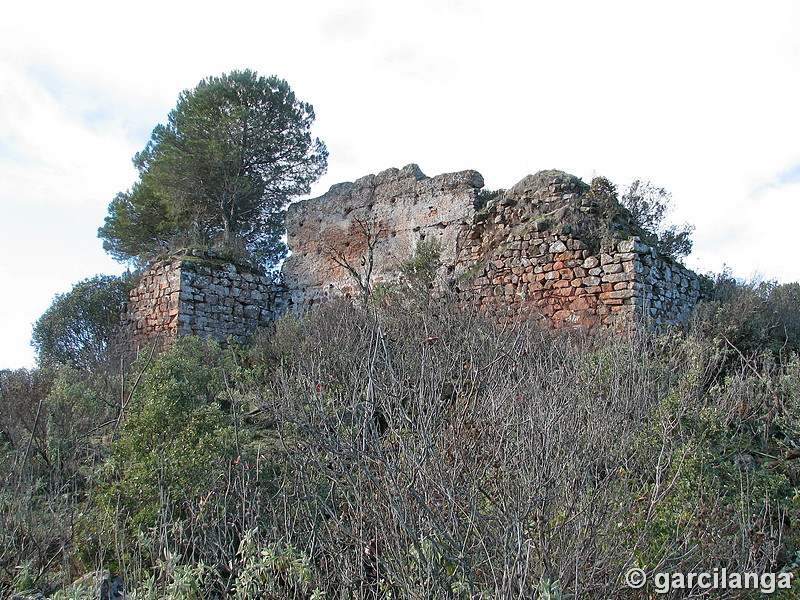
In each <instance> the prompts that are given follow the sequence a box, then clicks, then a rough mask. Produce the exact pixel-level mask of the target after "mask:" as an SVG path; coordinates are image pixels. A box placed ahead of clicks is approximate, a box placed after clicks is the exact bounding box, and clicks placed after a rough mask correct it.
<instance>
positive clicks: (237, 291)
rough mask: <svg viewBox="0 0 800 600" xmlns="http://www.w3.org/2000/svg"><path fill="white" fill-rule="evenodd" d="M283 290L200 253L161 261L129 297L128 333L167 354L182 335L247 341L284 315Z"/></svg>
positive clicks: (244, 270) (151, 267)
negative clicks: (153, 344)
mask: <svg viewBox="0 0 800 600" xmlns="http://www.w3.org/2000/svg"><path fill="white" fill-rule="evenodd" d="M285 296H286V295H285V290H284V288H283V287H282V286H280V285H277V284H276V283H275V282H274V281H273V280H272V279H271V278H269V277H266V276H264V275H261V274H259V273H257V272H254V271H252V270H249V269H247V268H244V267H241V266H237V265H233V264H230V263H226V262H224V261H221V260H217V259H215V258H213V256H211V255H209V254H207V253H204V252H201V251H196V250H195V251H190V253H189V254H186V253H178V254H177V255H175V256H172V257H170V258H168V259H165V260H161V261H157V262H155V263H154V264H152V265H151V266H150V268H149V269H148V270H147V271H146V272H145V273H144V275H143V276H142V278H141V280H140V282H139V285H138V286H137V287H136V288H134V289H133V290H132V291H131V295H130V302H129V303H128V308H127V312H126V315H125V317H124V322H125V329H126V332H127V334H128V336H129V337H130V339H131V340H132V341H133V342H134V343H137V344H143V343H149V342H153V343H155V344H156V345H157V346H158V347H159V349H163V348H165V347H167V346H169V344H170V343H171V342H172V341H173V340H174V339H175V338H176V337H177V336H179V335H201V336H204V337H211V338H213V339H215V340H217V341H219V342H221V343H225V342H226V341H227V339H228V337H229V336H233V337H234V338H235V339H236V340H237V341H242V342H243V341H246V340H247V339H248V338H249V336H251V335H252V334H253V332H254V331H255V330H256V329H257V328H258V327H264V326H266V325H268V324H269V323H271V322H272V321H274V320H275V318H276V317H277V315H279V314H281V313H282V312H283V311H284V310H285V306H286V298H285Z"/></svg>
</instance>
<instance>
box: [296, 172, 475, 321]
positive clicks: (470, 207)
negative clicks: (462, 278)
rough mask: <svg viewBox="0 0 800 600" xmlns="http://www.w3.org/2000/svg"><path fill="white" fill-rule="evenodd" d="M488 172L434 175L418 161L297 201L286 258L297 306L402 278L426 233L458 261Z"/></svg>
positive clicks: (445, 257)
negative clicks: (425, 172) (400, 274)
mask: <svg viewBox="0 0 800 600" xmlns="http://www.w3.org/2000/svg"><path fill="white" fill-rule="evenodd" d="M482 187H483V177H481V175H480V173H478V172H476V171H462V172H460V173H448V174H445V175H439V176H437V177H426V176H425V175H423V174H422V171H420V169H419V167H418V166H417V165H409V166H407V167H405V168H403V169H388V170H386V171H383V172H381V173H379V174H378V175H368V176H367V177H363V178H361V179H359V180H357V181H356V182H355V183H341V184H338V185H335V186H333V187H332V188H331V189H330V191H329V192H328V193H327V194H325V195H323V196H321V197H319V198H314V199H312V200H306V201H303V202H298V203H296V204H292V205H291V206H290V207H289V210H288V214H287V217H286V229H287V237H288V244H289V249H290V250H291V255H290V256H289V258H288V259H286V262H285V263H284V265H283V276H284V281H285V284H286V286H287V288H288V289H289V293H290V295H291V302H292V305H293V308H294V310H296V311H298V312H302V311H303V310H305V309H307V308H309V307H311V306H313V305H314V304H316V303H318V302H321V301H324V300H326V299H328V298H334V297H341V296H344V297H349V298H352V297H356V296H358V295H359V294H360V291H361V287H360V284H359V279H360V280H361V281H362V283H363V284H367V277H368V276H369V282H368V284H369V285H376V284H379V283H395V282H397V280H398V270H397V266H398V263H400V262H401V261H403V260H406V259H407V258H408V257H409V256H411V255H412V254H413V252H414V250H415V248H416V246H417V243H418V242H419V241H420V240H432V239H436V240H438V242H439V244H440V246H441V248H442V261H443V262H444V263H445V264H448V265H454V264H455V263H456V262H457V258H458V255H459V254H460V252H461V245H462V243H463V242H464V237H463V236H464V233H465V231H466V230H465V227H466V226H467V225H468V224H469V223H470V222H471V219H472V213H474V211H475V209H474V204H475V198H476V195H477V192H478V190H479V189H480V188H482Z"/></svg>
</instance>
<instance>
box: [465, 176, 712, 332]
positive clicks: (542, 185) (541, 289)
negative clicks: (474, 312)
mask: <svg viewBox="0 0 800 600" xmlns="http://www.w3.org/2000/svg"><path fill="white" fill-rule="evenodd" d="M593 192H594V191H593V190H591V189H590V187H589V186H588V185H586V184H585V183H584V182H582V181H581V180H579V179H577V178H576V177H574V176H572V175H568V174H566V173H562V172H559V171H543V172H539V173H537V174H536V175H532V176H528V177H526V178H525V179H523V180H522V181H520V182H519V183H518V184H517V185H515V186H514V187H513V188H511V189H510V190H508V191H507V192H506V193H504V194H502V195H500V196H498V197H497V198H495V199H493V200H491V201H490V202H489V203H488V205H487V206H486V207H484V208H482V209H481V210H480V211H478V212H477V213H476V215H475V217H474V218H473V225H472V227H471V228H470V231H469V233H468V236H467V237H468V238H469V239H470V240H471V244H470V246H469V248H468V249H465V251H464V252H463V253H462V254H461V255H459V258H458V260H459V264H458V265H457V269H456V270H455V271H456V273H457V274H458V275H459V277H458V278H457V280H456V282H455V289H456V291H457V293H458V297H459V298H460V299H461V301H462V303H464V304H468V305H471V306H475V307H477V308H479V309H480V310H483V311H486V312H488V313H489V314H491V315H493V316H494V317H495V318H497V319H498V320H500V321H505V320H515V319H519V318H531V317H533V318H537V319H546V320H549V321H550V322H551V323H552V324H553V325H555V326H556V327H561V326H564V325H573V326H574V325H578V326H585V327H589V328H591V327H594V326H597V325H603V326H619V325H622V324H625V323H629V322H631V321H632V320H634V319H639V320H643V321H648V322H650V323H651V324H653V325H656V326H661V325H672V324H677V323H681V322H683V321H685V319H686V318H687V317H688V314H689V312H690V311H691V309H692V307H693V306H694V305H695V304H696V302H697V300H698V298H699V293H700V286H699V281H698V279H697V276H696V275H695V274H694V273H692V272H691V271H689V270H688V269H686V268H685V267H683V266H682V265H680V264H678V263H676V262H675V261H673V260H671V259H669V258H667V257H665V256H662V255H660V254H659V253H658V252H657V251H656V250H655V249H654V248H650V247H649V246H647V245H646V244H643V243H642V242H641V241H640V239H639V237H638V236H636V235H632V233H636V227H635V226H634V225H633V224H632V223H630V221H629V214H627V212H626V211H624V210H623V209H621V207H620V206H619V205H618V204H616V203H609V202H608V197H607V196H602V195H600V194H594V193H593Z"/></svg>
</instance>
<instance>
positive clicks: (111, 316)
mask: <svg viewBox="0 0 800 600" xmlns="http://www.w3.org/2000/svg"><path fill="white" fill-rule="evenodd" d="M133 284H134V277H133V276H132V275H130V274H127V275H123V276H121V277H116V276H113V275H96V276H95V277H92V278H91V279H85V280H84V281H81V282H79V283H77V284H75V286H74V287H73V288H72V290H70V291H69V292H67V293H65V294H59V295H57V296H56V298H55V300H53V304H52V305H51V306H50V308H48V309H47V310H46V311H45V313H44V314H43V315H42V316H41V317H40V318H39V320H38V321H37V322H36V324H35V325H34V326H33V339H32V342H31V343H32V345H33V346H34V347H35V348H36V351H37V353H38V358H39V362H40V363H42V364H55V365H72V366H75V367H77V368H80V369H84V370H91V369H92V368H93V367H95V366H96V365H97V364H98V363H100V362H102V361H103V360H104V358H105V356H106V354H107V352H108V350H109V346H110V345H111V344H112V342H113V339H114V336H115V334H116V333H117V330H118V327H119V322H120V316H121V315H122V312H123V310H124V309H125V304H126V302H127V300H128V292H129V291H130V289H131V288H132V287H133Z"/></svg>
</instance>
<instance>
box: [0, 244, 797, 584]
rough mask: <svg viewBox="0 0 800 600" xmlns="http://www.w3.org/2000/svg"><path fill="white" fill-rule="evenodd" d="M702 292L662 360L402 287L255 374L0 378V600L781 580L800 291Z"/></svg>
mask: <svg viewBox="0 0 800 600" xmlns="http://www.w3.org/2000/svg"><path fill="white" fill-rule="evenodd" d="M418 258H419V257H418ZM423 266H424V265H423ZM404 272H405V273H406V275H407V277H408V278H413V277H415V276H418V277H422V278H425V277H427V273H426V270H425V269H424V268H414V269H406V270H405V271H404ZM408 283H411V284H413V283H414V282H413V281H410V282H408ZM708 286H709V287H708V290H707V294H708V298H709V299H708V300H707V301H706V302H705V303H704V304H703V305H702V306H701V307H700V309H699V310H698V311H697V312H696V315H695V318H694V321H693V323H692V324H691V326H690V327H688V328H686V329H682V330H674V331H669V332H662V333H658V334H656V333H651V332H648V330H646V329H638V330H631V331H630V332H627V333H623V334H619V333H613V334H612V333H611V332H605V333H602V332H601V333H597V334H593V335H584V334H580V333H577V332H569V331H564V330H561V331H554V330H550V329H547V328H543V327H540V326H537V325H536V324H534V323H531V322H527V323H519V324H516V325H506V326H503V327H499V326H498V325H496V324H495V323H492V322H490V321H487V320H484V319H483V318H482V317H481V316H480V315H478V314H475V313H473V312H470V311H461V310H458V309H457V308H455V307H454V306H452V305H449V304H448V303H447V302H446V301H444V302H442V301H441V299H438V300H434V299H432V298H431V297H430V296H429V295H428V294H427V293H426V291H425V290H426V286H425V285H403V286H398V287H395V288H391V289H382V290H381V291H380V299H379V300H378V299H376V300H375V301H373V302H367V303H364V304H360V305H351V304H331V305H329V306H327V307H325V308H322V309H320V310H318V311H316V312H314V313H312V314H309V315H307V316H305V317H302V318H298V317H293V316H287V317H285V318H283V319H282V320H280V321H279V322H278V323H276V324H275V326H274V328H273V329H271V330H269V331H264V332H261V333H260V334H259V335H257V336H256V338H255V339H254V340H253V342H252V344H251V345H250V346H248V347H238V346H233V345H231V346H229V347H227V348H225V349H221V348H220V347H219V346H218V345H217V344H215V343H213V342H209V341H206V340H202V339H199V338H194V337H186V338H182V339H180V340H179V341H178V342H177V343H176V344H175V345H174V346H173V347H172V348H171V349H170V350H169V351H168V352H166V353H164V354H161V355H158V354H154V353H150V352H147V351H144V352H141V353H140V354H139V355H138V356H135V357H131V356H127V355H126V354H125V353H124V352H121V351H120V349H119V348H113V347H109V348H107V349H106V353H105V355H104V356H103V357H101V358H100V359H99V360H97V361H96V362H94V363H92V364H91V365H89V366H87V365H80V364H72V365H70V364H57V363H55V362H53V361H49V362H46V363H45V364H43V365H42V367H41V368H40V369H37V370H33V371H26V370H19V371H4V372H2V373H1V374H0V596H2V597H6V596H8V595H9V594H10V593H12V592H14V591H20V590H38V591H41V592H44V593H45V594H47V595H49V596H51V597H53V598H89V597H94V594H96V593H97V592H96V590H94V589H92V588H90V587H85V588H81V587H79V586H78V587H76V586H70V582H72V581H73V580H74V579H75V578H76V577H77V576H78V575H81V574H83V573H87V572H91V571H95V570H98V569H103V568H106V569H110V570H111V571H113V572H115V573H120V574H121V575H122V576H123V578H124V580H125V584H126V587H127V593H128V594H129V597H130V598H132V599H133V598H147V599H156V598H173V599H187V600H188V599H194V598H236V599H244V598H262V599H271V598H275V599H277V598H281V599H283V598H291V599H312V598H313V599H320V598H326V599H329V600H333V599H341V598H386V599H412V598H413V599H422V598H425V599H455V598H458V599H460V598H464V599H467V598H468V599H475V598H487V599H489V598H491V599H494V598H644V597H651V595H652V593H653V588H652V584H649V586H650V587H648V586H646V587H645V588H643V589H642V590H632V589H629V588H627V587H626V585H625V581H624V579H623V575H624V573H625V572H626V571H627V570H628V569H630V568H632V567H638V568H641V569H644V570H645V571H646V572H647V573H648V574H651V575H652V574H653V573H656V572H662V571H672V572H674V571H682V572H691V571H710V570H712V569H715V568H723V567H725V568H727V569H728V570H729V571H738V572H758V573H762V572H773V573H774V572H779V571H781V570H783V571H784V572H788V571H792V572H794V573H795V578H797V577H798V576H800V571H799V569H800V554H798V551H799V550H800V357H799V356H798V348H800V333H799V332H798V325H797V324H798V323H800V318H798V316H799V315H798V306H800V303H798V302H797V300H798V297H799V296H800V286H798V285H797V284H790V285H783V286H778V285H766V284H761V285H744V284H741V283H737V282H736V281H735V280H733V279H732V278H731V277H730V276H729V275H722V276H720V277H718V278H717V279H716V280H709V281H708ZM374 296H376V297H377V294H374ZM796 585H797V583H796V582H795V588H796ZM695 592H698V590H695ZM782 594H783V595H782ZM689 595H691V592H690V591H687V590H675V591H673V593H672V595H671V596H670V595H669V594H668V595H666V597H675V598H684V597H687V596H689ZM758 595H759V593H758V592H755V593H754V592H753V591H752V590H750V591H749V592H743V591H741V590H735V589H729V590H727V591H725V590H722V591H720V592H719V595H718V597H757V596H758ZM773 597H776V598H781V597H784V598H789V597H792V596H791V595H790V593H787V592H785V591H781V590H778V591H777V592H776V593H775V594H774V595H773Z"/></svg>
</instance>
